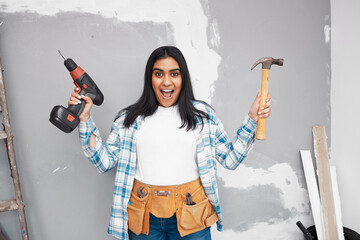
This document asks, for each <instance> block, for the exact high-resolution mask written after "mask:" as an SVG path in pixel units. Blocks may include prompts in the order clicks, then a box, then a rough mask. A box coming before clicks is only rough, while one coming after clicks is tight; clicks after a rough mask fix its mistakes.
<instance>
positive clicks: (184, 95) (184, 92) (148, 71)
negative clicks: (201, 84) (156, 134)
mask: <svg viewBox="0 0 360 240" xmlns="http://www.w3.org/2000/svg"><path fill="white" fill-rule="evenodd" d="M167 57H172V58H174V59H175V60H176V61H177V62H178V64H179V67H180V73H181V78H182V87H181V91H180V94H179V98H178V100H177V102H176V104H177V105H178V109H179V114H180V118H181V122H182V124H181V126H180V128H183V127H186V130H187V131H188V130H190V129H194V128H195V127H196V117H200V119H201V122H202V124H203V118H206V119H209V115H208V114H207V113H205V112H203V111H201V110H198V109H196V108H195V107H194V105H193V103H192V102H193V101H195V98H194V94H193V90H192V85H191V80H190V74H189V70H188V67H187V64H186V61H185V58H184V56H183V54H182V53H181V52H180V50H179V49H178V48H176V47H173V46H163V47H159V48H157V49H155V50H154V51H153V52H152V53H151V55H150V57H149V59H148V61H147V64H146V68H145V76H144V80H145V81H144V90H143V92H142V94H141V97H140V98H139V99H138V100H137V101H136V102H135V103H134V104H132V105H130V106H128V107H126V108H124V109H123V110H121V111H120V112H119V114H118V115H117V117H116V118H115V119H117V118H118V117H120V116H121V115H123V114H127V115H126V117H125V121H124V126H125V127H126V128H129V127H130V125H131V124H132V123H134V121H135V119H136V118H137V117H138V116H144V117H147V116H151V115H152V114H154V112H155V111H156V109H157V108H158V101H157V99H156V96H155V93H154V90H153V88H152V72H153V66H154V63H155V62H156V61H157V60H158V59H161V58H167Z"/></svg>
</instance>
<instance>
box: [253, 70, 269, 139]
mask: <svg viewBox="0 0 360 240" xmlns="http://www.w3.org/2000/svg"><path fill="white" fill-rule="evenodd" d="M261 75H262V77H261V98H260V106H259V112H260V109H261V108H262V107H263V106H264V105H265V103H266V102H265V101H266V98H267V96H268V92H269V75H270V69H262V74H261ZM265 130H266V119H265V118H260V117H259V119H258V125H257V130H256V139H257V140H265Z"/></svg>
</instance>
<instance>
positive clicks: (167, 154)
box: [135, 105, 199, 186]
mask: <svg viewBox="0 0 360 240" xmlns="http://www.w3.org/2000/svg"><path fill="white" fill-rule="evenodd" d="M180 126H181V118H180V115H179V111H178V107H177V105H175V106H172V107H167V108H165V107H161V106H159V107H158V109H157V110H156V112H155V113H154V114H153V115H151V116H149V117H146V118H145V120H144V122H143V123H142V124H141V127H140V129H139V131H138V133H137V150H136V152H137V164H136V172H135V178H136V179H137V180H139V181H141V182H143V183H147V184H151V185H160V186H165V185H178V184H183V183H187V182H191V181H193V180H195V179H197V178H198V177H199V172H198V167H197V164H196V139H195V135H194V132H193V131H192V130H189V131H186V128H179V127H180Z"/></svg>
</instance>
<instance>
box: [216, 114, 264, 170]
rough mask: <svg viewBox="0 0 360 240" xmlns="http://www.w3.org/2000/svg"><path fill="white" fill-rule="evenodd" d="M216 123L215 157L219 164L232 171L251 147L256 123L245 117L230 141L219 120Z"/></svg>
mask: <svg viewBox="0 0 360 240" xmlns="http://www.w3.org/2000/svg"><path fill="white" fill-rule="evenodd" d="M215 123H216V138H215V156H216V159H217V160H218V161H219V162H220V164H221V165H222V166H223V167H225V168H227V169H231V170H234V169H236V168H237V166H239V164H240V163H241V162H242V161H243V160H244V158H245V157H246V156H247V154H248V153H249V152H250V150H251V149H252V147H253V143H254V141H255V131H256V126H257V123H256V122H255V121H254V120H252V119H251V118H250V117H249V116H246V118H245V120H244V122H243V124H242V125H241V126H240V128H239V129H238V131H237V134H236V136H235V137H234V139H233V140H232V141H231V140H230V139H229V137H228V135H227V134H226V132H225V129H224V125H223V124H222V122H221V121H220V120H219V119H216V120H215Z"/></svg>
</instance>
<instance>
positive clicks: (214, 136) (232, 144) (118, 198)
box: [79, 101, 256, 239]
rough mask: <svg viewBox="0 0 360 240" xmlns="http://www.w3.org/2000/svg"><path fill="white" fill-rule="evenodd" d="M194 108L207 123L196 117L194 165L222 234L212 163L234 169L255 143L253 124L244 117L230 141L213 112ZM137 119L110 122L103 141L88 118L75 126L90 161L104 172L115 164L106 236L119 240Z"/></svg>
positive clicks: (129, 186) (131, 172)
mask: <svg viewBox="0 0 360 240" xmlns="http://www.w3.org/2000/svg"><path fill="white" fill-rule="evenodd" d="M194 106H195V107H196V108H197V109H199V110H202V111H204V112H206V113H207V114H208V115H209V117H210V120H207V119H203V121H204V126H203V129H202V127H201V119H200V118H197V127H196V128H195V129H194V130H193V132H194V134H195V136H196V145H197V148H196V149H197V150H196V151H197V165H198V169H199V174H200V179H201V182H202V185H203V187H204V189H205V192H206V194H207V197H208V198H209V200H210V202H211V204H212V206H213V208H214V209H215V210H216V211H217V214H218V216H219V221H218V222H217V228H218V230H219V231H222V229H223V225H222V216H221V209H220V204H219V194H218V187H217V182H216V177H217V173H216V161H215V160H217V161H218V162H219V163H220V164H221V165H222V166H223V167H225V168H227V169H231V170H234V169H236V167H237V166H238V165H239V164H240V163H241V162H242V161H243V159H244V158H245V157H246V156H247V154H248V152H249V151H250V149H251V148H252V146H253V143H254V140H255V137H254V136H255V131H256V122H255V121H253V120H252V119H251V118H249V117H248V116H247V117H246V119H245V121H244V123H243V124H242V125H241V126H240V128H239V129H238V131H237V134H236V136H235V137H234V139H233V140H232V141H231V140H230V139H229V137H228V135H227V134H226V132H225V129H224V126H223V124H222V123H221V121H220V120H219V118H218V117H217V116H216V114H215V112H214V111H213V109H211V108H210V107H209V106H207V105H206V104H204V103H202V102H196V101H195V102H194ZM143 119H144V118H143V117H141V116H140V117H138V118H137V119H136V120H135V122H134V123H133V124H132V125H131V126H130V127H129V128H125V127H124V126H123V122H124V120H125V116H124V115H123V116H121V117H119V118H118V119H117V120H116V121H114V123H113V125H112V128H111V132H110V135H109V137H108V139H107V140H106V142H103V141H102V139H101V137H100V133H99V130H98V129H97V127H96V125H95V123H94V122H93V120H92V118H90V119H89V120H88V121H87V122H81V123H80V124H79V133H80V134H79V135H80V143H81V146H82V148H83V149H84V153H85V155H86V156H87V157H88V158H89V160H90V162H91V163H92V164H93V165H94V166H95V167H96V168H97V169H98V170H99V172H101V173H104V172H107V171H109V170H110V169H112V168H113V167H115V166H116V164H117V172H116V177H115V187H114V196H113V204H112V209H111V218H110V223H109V228H108V233H109V234H111V235H113V236H114V237H116V238H119V239H129V236H128V224H127V221H128V214H127V205H128V203H129V199H130V193H131V190H132V187H133V181H134V176H135V169H136V134H137V132H138V130H139V128H140V126H141V123H142V122H143ZM92 133H93V134H95V135H96V143H95V148H94V149H91V148H90V147H89V145H88V143H89V140H90V137H91V134H92Z"/></svg>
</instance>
